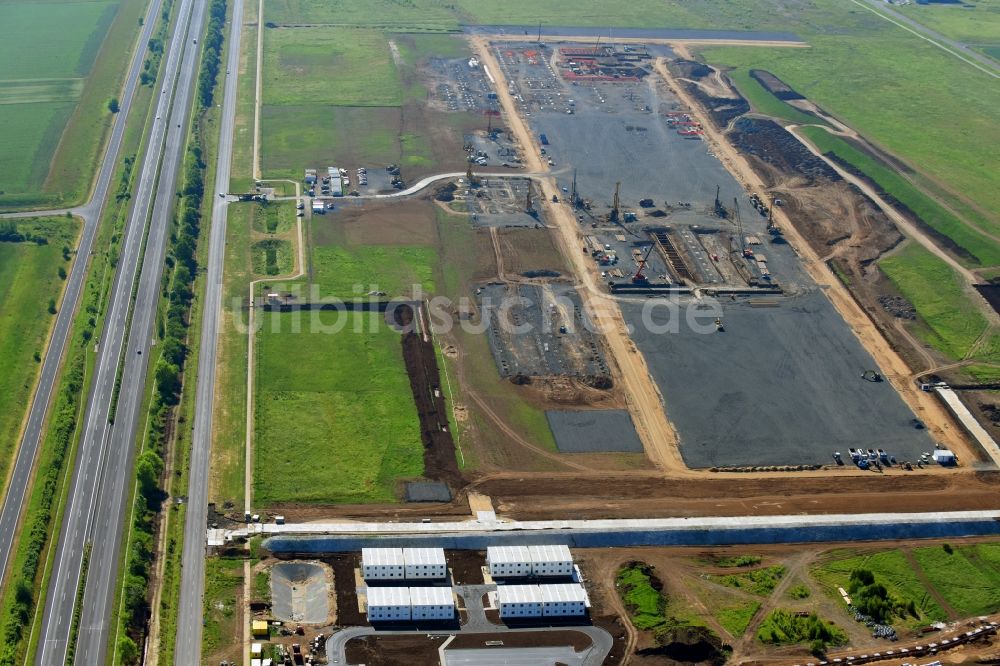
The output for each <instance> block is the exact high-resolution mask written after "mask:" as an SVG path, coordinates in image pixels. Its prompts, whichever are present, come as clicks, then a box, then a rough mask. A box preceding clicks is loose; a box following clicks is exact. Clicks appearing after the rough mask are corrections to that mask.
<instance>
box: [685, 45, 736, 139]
mask: <svg viewBox="0 0 1000 666" xmlns="http://www.w3.org/2000/svg"><path fill="white" fill-rule="evenodd" d="M690 62H691V61H689V60H680V61H677V60H675V61H673V62H671V63H669V65H668V67H670V70H671V72H672V73H673V74H674V75H675V76H677V77H680V78H681V79H683V78H687V77H688V75H687V74H685V73H683V72H684V71H686V70H688V69H690V68H691V65H690ZM695 64H698V63H695ZM702 67H705V66H704V65H702ZM705 69H706V70H707V71H706V72H705V74H703V75H702V76H705V75H707V74H709V73H711V72H712V70H711V68H709V67H705ZM698 71H699V72H700V71H701V70H698ZM679 83H680V84H681V85H683V86H684V87H685V88H686V89H687V92H688V93H689V94H690V95H693V96H694V97H695V99H697V100H698V102H699V103H700V104H701V106H702V108H704V109H705V110H706V111H707V112H708V115H709V116H710V117H711V118H712V122H714V123H715V124H716V126H718V127H720V128H725V127H728V126H729V123H730V122H732V120H733V119H734V118H738V117H740V116H742V115H743V114H744V113H747V112H748V111H750V103H749V102H747V101H746V100H745V99H744V98H743V97H742V96H740V95H738V94H735V91H734V96H733V97H714V96H712V95H710V94H708V93H707V92H705V90H704V89H703V88H702V87H701V86H699V85H696V84H695V83H693V82H690V81H683V80H681V81H679Z"/></svg>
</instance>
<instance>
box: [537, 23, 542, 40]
mask: <svg viewBox="0 0 1000 666" xmlns="http://www.w3.org/2000/svg"><path fill="white" fill-rule="evenodd" d="M541 43H542V22H541V21H539V22H538V44H539V45H541Z"/></svg>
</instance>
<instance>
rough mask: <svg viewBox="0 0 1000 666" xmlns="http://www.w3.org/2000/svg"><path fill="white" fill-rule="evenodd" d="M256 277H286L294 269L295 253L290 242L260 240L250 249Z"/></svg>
mask: <svg viewBox="0 0 1000 666" xmlns="http://www.w3.org/2000/svg"><path fill="white" fill-rule="evenodd" d="M250 251H251V253H252V256H253V272H254V273H255V274H256V275H287V274H289V273H291V272H292V269H293V268H294V267H295V253H294V250H293V249H292V244H291V242H290V241H286V240H277V239H275V240H270V239H269V240H261V241H257V242H256V243H254V244H253V246H252V247H251V248H250Z"/></svg>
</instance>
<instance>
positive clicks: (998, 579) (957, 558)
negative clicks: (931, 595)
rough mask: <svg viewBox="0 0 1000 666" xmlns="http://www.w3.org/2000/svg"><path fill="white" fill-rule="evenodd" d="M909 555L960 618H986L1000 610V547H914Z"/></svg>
mask: <svg viewBox="0 0 1000 666" xmlns="http://www.w3.org/2000/svg"><path fill="white" fill-rule="evenodd" d="M949 550H950V552H949ZM913 556H914V557H915V558H916V560H917V562H919V563H920V568H921V569H923V570H924V573H925V574H926V575H927V578H928V579H929V580H930V582H931V584H932V585H934V587H935V588H937V590H938V591H939V592H940V593H941V596H942V597H944V599H945V601H947V602H948V604H949V605H950V606H951V607H952V608H954V609H955V611H956V612H957V613H959V614H960V615H962V616H971V615H988V614H992V613H996V612H997V611H998V610H1000V544H980V545H976V546H961V547H955V548H951V547H949V549H945V548H943V547H941V546H931V547H927V548H914V549H913Z"/></svg>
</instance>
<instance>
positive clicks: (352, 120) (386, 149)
mask: <svg viewBox="0 0 1000 666" xmlns="http://www.w3.org/2000/svg"><path fill="white" fill-rule="evenodd" d="M302 101H303V104H301V105H287V106H286V105H282V106H265V107H264V108H263V109H262V110H261V124H262V132H263V136H264V139H263V142H262V143H263V145H262V146H261V168H262V169H263V170H264V173H266V174H268V176H270V177H274V178H294V179H296V180H298V179H301V178H302V170H303V169H304V168H305V167H306V165H312V166H314V167H319V168H323V167H325V166H329V165H338V164H345V165H349V164H348V163H350V164H354V163H361V162H362V161H363V163H364V164H369V165H379V164H391V163H393V162H397V161H399V160H400V159H401V151H402V149H403V148H402V145H401V142H400V137H399V136H398V134H397V132H398V128H399V126H400V117H401V115H402V111H401V110H400V108H399V107H378V108H370V107H350V106H331V105H309V104H306V103H305V102H306V100H302Z"/></svg>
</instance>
